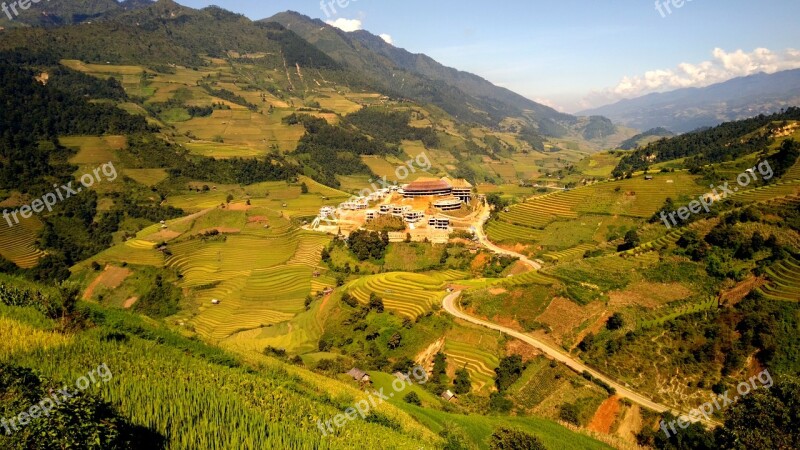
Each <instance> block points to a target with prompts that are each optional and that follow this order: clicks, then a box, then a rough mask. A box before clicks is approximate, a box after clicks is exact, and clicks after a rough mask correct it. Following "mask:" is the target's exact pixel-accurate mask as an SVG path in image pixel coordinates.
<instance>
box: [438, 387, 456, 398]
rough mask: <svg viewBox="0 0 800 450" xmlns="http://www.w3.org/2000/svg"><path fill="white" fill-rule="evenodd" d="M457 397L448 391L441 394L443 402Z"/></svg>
mask: <svg viewBox="0 0 800 450" xmlns="http://www.w3.org/2000/svg"><path fill="white" fill-rule="evenodd" d="M457 397H458V396H457V395H456V394H454V393H453V392H451V391H450V390H449V389H448V390H446V391H444V392H442V398H443V399H445V400H450V399H453V398H457Z"/></svg>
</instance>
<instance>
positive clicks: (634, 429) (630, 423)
mask: <svg viewBox="0 0 800 450" xmlns="http://www.w3.org/2000/svg"><path fill="white" fill-rule="evenodd" d="M643 427H644V421H643V420H642V409H641V407H640V406H639V405H636V404H634V405H633V406H631V407H630V408H628V410H627V411H625V415H624V416H623V417H622V421H621V422H620V424H619V428H617V435H618V436H619V437H620V438H622V439H623V440H625V441H627V442H632V443H636V442H637V441H636V434H637V433H639V431H641V430H642V429H643Z"/></svg>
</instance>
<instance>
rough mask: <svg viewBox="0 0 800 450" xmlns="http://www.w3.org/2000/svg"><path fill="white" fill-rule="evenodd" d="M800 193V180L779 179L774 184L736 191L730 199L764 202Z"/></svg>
mask: <svg viewBox="0 0 800 450" xmlns="http://www.w3.org/2000/svg"><path fill="white" fill-rule="evenodd" d="M798 193H800V180H792V181H780V182H778V183H775V184H770V185H767V186H762V187H758V188H755V189H749V190H747V191H742V192H737V193H735V194H734V195H733V196H731V197H730V198H731V199H735V200H736V201H740V202H746V203H749V202H766V201H769V200H772V199H774V198H776V197H784V196H788V195H796V194H798Z"/></svg>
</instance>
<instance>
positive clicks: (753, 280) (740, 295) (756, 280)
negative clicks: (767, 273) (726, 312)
mask: <svg viewBox="0 0 800 450" xmlns="http://www.w3.org/2000/svg"><path fill="white" fill-rule="evenodd" d="M766 282H767V280H766V279H765V278H764V277H749V278H747V279H746V280H743V281H742V282H740V283H739V284H737V285H736V286H734V287H732V288H730V289H728V290H726V291H725V292H723V293H722V296H721V301H720V303H722V304H723V305H727V306H734V305H736V304H737V303H739V302H741V301H742V300H744V298H745V297H747V294H749V293H750V292H751V291H753V290H754V289H757V288H759V287H761V286H763V285H764V283H766Z"/></svg>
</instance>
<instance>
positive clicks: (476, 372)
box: [444, 339, 500, 390]
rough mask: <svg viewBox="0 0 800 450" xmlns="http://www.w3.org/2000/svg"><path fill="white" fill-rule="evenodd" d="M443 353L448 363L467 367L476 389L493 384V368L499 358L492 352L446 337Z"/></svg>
mask: <svg viewBox="0 0 800 450" xmlns="http://www.w3.org/2000/svg"><path fill="white" fill-rule="evenodd" d="M444 353H445V354H446V355H447V362H448V364H449V365H451V366H455V367H456V368H458V369H461V368H465V369H467V371H468V372H469V375H470V379H471V380H472V384H473V386H474V388H475V389H476V390H481V389H483V388H484V387H487V386H493V385H494V377H495V373H494V369H495V368H497V366H499V365H500V360H499V359H498V358H497V356H496V355H495V354H494V353H493V352H488V351H485V350H483V349H480V348H476V347H475V345H473V344H470V343H466V342H459V341H456V340H452V339H447V340H446V341H445V345H444Z"/></svg>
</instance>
